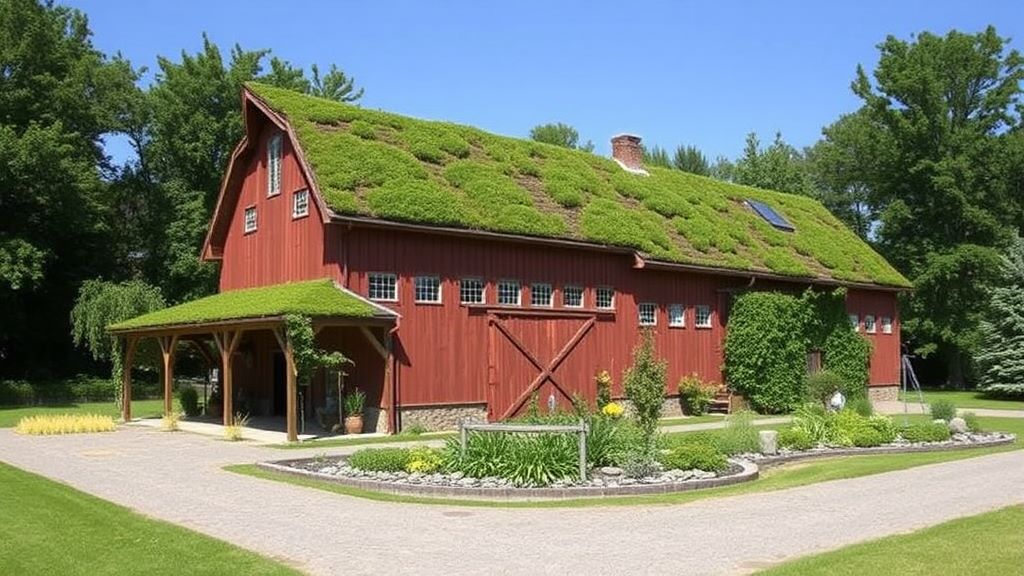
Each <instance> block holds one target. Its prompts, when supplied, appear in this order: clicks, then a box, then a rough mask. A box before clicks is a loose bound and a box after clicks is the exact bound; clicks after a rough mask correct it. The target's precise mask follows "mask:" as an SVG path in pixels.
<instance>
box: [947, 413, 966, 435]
mask: <svg viewBox="0 0 1024 576" xmlns="http://www.w3.org/2000/svg"><path fill="white" fill-rule="evenodd" d="M949 431H950V432H952V433H954V434H964V433H966V432H967V421H966V420H964V419H963V418H961V417H959V416H957V417H956V418H953V419H952V420H950V421H949Z"/></svg>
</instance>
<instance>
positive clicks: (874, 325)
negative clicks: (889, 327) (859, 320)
mask: <svg viewBox="0 0 1024 576" xmlns="http://www.w3.org/2000/svg"><path fill="white" fill-rule="evenodd" d="M868 318H871V324H870V325H869V324H868ZM864 333H865V334H877V333H878V319H877V318H875V315H874V314H865V315H864Z"/></svg>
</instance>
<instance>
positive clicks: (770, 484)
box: [226, 416, 1024, 508]
mask: <svg viewBox="0 0 1024 576" xmlns="http://www.w3.org/2000/svg"><path fill="white" fill-rule="evenodd" d="M912 418H915V419H920V418H922V416H917V417H912ZM980 422H981V425H982V426H983V427H984V428H985V429H986V430H999V431H1001V432H1012V433H1015V434H1017V441H1016V443H1014V444H1013V445H1010V446H999V447H993V448H978V449H967V450H955V451H950V452H922V453H914V454H879V455H872V456H846V457H837V458H824V459H820V460H807V461H802V462H796V463H793V464H790V465H783V466H778V467H775V468H769V469H767V470H764V471H762V473H761V477H760V478H759V479H757V480H754V481H753V482H747V483H745V484H738V485H736V486H726V487H724V488H711V489H708V490H698V491H694V492H678V493H675V494H657V495H651V496H622V497H610V498H580V499H575V500H551V501H539V502H515V501H511V502H508V501H487V500H461V499H459V500H456V499H444V498H427V497H417V496H402V495H396V494H385V493H383V492H374V491H370V490H361V489H358V488H350V487H348V486H341V485H339V484H334V483H331V482H322V481H319V480H310V479H307V478H299V477H295V476H291V475H288V474H281V473H278V472H270V471H266V470H262V469H260V468H257V467H256V466H254V465H248V464H247V465H238V466H228V467H227V468H226V470H229V471H231V472H236V473H239V474H245V475H248V476H255V477H257V478H264V479H267V480H274V481H278V482H286V483H289V484H295V485H298V486H306V487H309V488H315V489H318V490H324V491H327V492H334V493H337V494H343V495H346V496H355V497H359V498H367V499H370V500H378V501H384V502H404V503H410V504H444V505H448V506H470V507H495V508H580V507H589V506H629V505H637V504H682V503H685V502H692V501H694V500H702V499H704V498H715V497H720V496H734V495H738V494H749V493H753V492H767V491H772V490H783V489H786V488H794V487H797V486H806V485H808V484H815V483H817V482H826V481H829V480H841V479H845V478H856V477H859V476H868V475H870V474H879V473H882V472H891V471H894V470H903V469H906V468H913V467H916V466H924V465H926V464H937V463H940V462H948V461H951V460H961V459H964V458H974V457H977V456H984V455H987V454H994V453H997V452H1005V451H1007V450H1020V449H1022V448H1024V418H984V417H983V418H980ZM781 426H783V425H775V426H765V427H759V428H777V427H781ZM683 434H700V432H681V433H677V434H673V435H670V438H674V437H678V436H680V435H683Z"/></svg>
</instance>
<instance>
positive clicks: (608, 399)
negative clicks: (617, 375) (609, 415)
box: [594, 370, 612, 410]
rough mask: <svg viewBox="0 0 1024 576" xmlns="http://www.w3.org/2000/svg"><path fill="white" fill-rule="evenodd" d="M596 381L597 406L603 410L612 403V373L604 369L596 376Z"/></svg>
mask: <svg viewBox="0 0 1024 576" xmlns="http://www.w3.org/2000/svg"><path fill="white" fill-rule="evenodd" d="M594 381H595V382H596V383H597V408H598V409H599V410H603V409H604V407H605V406H607V405H609V404H611V403H612V375H611V374H609V373H608V371H607V370H602V371H600V372H598V374H597V376H595V377H594Z"/></svg>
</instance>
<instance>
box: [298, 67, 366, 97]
mask: <svg viewBox="0 0 1024 576" xmlns="http://www.w3.org/2000/svg"><path fill="white" fill-rule="evenodd" d="M312 69H313V81H312V82H310V86H309V88H308V89H307V92H309V93H310V94H312V95H313V96H319V97H320V98H327V99H328V100H337V101H338V102H355V101H356V100H359V99H360V98H362V97H363V89H362V88H360V89H359V90H356V89H355V86H354V83H355V78H350V77H348V76H346V75H345V73H344V72H342V71H341V70H339V69H338V67H337V66H335V65H334V64H331V69H330V71H329V72H327V74H324V77H323V78H320V69H319V68H317V66H316V64H313V67H312Z"/></svg>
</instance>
